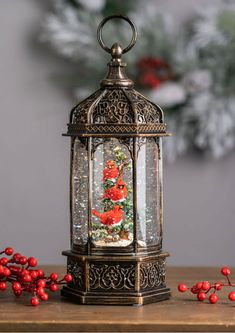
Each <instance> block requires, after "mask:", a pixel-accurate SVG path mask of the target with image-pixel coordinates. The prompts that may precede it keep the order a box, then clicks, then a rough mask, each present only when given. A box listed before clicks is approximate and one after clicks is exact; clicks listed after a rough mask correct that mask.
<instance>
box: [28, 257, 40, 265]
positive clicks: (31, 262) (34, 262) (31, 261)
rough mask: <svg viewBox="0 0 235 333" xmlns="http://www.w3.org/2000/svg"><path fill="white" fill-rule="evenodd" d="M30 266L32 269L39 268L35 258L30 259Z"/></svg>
mask: <svg viewBox="0 0 235 333" xmlns="http://www.w3.org/2000/svg"><path fill="white" fill-rule="evenodd" d="M28 264H29V266H31V267H35V266H37V264H38V262H37V260H36V259H35V258H34V257H29V258H28Z"/></svg>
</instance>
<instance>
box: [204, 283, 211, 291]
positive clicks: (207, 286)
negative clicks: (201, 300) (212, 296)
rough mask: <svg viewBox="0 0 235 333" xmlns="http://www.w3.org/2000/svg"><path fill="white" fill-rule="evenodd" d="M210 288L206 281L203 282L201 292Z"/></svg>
mask: <svg viewBox="0 0 235 333" xmlns="http://www.w3.org/2000/svg"><path fill="white" fill-rule="evenodd" d="M210 287H211V285H210V283H209V282H208V281H204V282H203V284H202V290H205V291H207V290H209V289H210Z"/></svg>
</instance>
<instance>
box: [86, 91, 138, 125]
mask: <svg viewBox="0 0 235 333" xmlns="http://www.w3.org/2000/svg"><path fill="white" fill-rule="evenodd" d="M133 121H134V112H133V110H132V108H131V105H130V103H129V101H128V99H127V98H126V95H125V94H124V93H123V91H122V90H121V89H115V90H107V92H106V93H105V94H104V96H103V97H102V98H101V100H100V101H99V103H98V104H97V105H96V107H95V108H94V110H93V112H92V121H91V122H92V123H93V124H108V123H117V124H123V123H124V124H125V123H132V122H133Z"/></svg>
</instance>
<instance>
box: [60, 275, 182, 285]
mask: <svg viewBox="0 0 235 333" xmlns="http://www.w3.org/2000/svg"><path fill="white" fill-rule="evenodd" d="M63 280H64V281H66V282H67V283H69V282H71V281H72V280H73V277H72V275H71V274H66V275H65V276H64V278H63ZM186 288H187V287H186Z"/></svg>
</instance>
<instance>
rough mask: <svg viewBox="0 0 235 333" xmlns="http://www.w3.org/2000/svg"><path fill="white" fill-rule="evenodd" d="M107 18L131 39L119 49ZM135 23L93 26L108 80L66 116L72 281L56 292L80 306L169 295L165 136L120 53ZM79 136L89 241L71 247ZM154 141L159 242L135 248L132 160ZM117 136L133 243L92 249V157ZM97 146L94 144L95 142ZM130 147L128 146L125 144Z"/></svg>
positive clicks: (160, 114) (157, 113) (158, 116)
mask: <svg viewBox="0 0 235 333" xmlns="http://www.w3.org/2000/svg"><path fill="white" fill-rule="evenodd" d="M112 18H122V19H125V20H126V21H127V22H129V23H130V24H131V27H132V31H133V37H132V40H131V42H130V44H129V46H128V47H127V48H126V49H124V50H122V48H121V47H120V45H118V44H117V43H115V44H114V45H113V46H112V47H111V48H108V47H106V46H105V45H104V42H103V39H102V28H103V26H104V24H105V23H106V22H107V21H108V20H110V19H112ZM136 36H137V34H136V29H135V26H134V24H133V23H132V22H131V21H130V20H129V19H128V18H125V17H122V16H120V15H117V16H112V17H108V18H106V19H104V20H103V21H102V22H101V24H100V26H99V28H98V41H99V42H100V44H101V46H102V47H103V48H104V49H105V50H106V51H107V52H109V53H111V55H112V60H111V62H110V63H109V72H108V74H107V77H106V78H105V79H104V80H103V81H102V82H101V89H99V90H98V91H96V92H95V93H94V94H93V95H91V96H90V97H88V98H87V99H86V100H84V101H83V102H81V103H79V104H78V105H76V106H75V107H74V108H73V109H72V111H71V116H70V123H69V124H68V132H67V134H65V135H66V136H71V161H70V163H71V164H70V168H71V169H70V174H71V176H70V177H71V178H70V220H71V222H70V226H71V228H70V232H71V250H70V251H64V252H63V254H64V255H65V256H67V258H68V272H70V273H71V274H72V275H73V278H74V279H73V281H72V282H71V283H70V284H69V285H68V286H66V287H64V288H63V289H62V292H61V294H62V295H63V296H66V297H69V298H71V299H73V300H75V301H78V302H80V303H82V304H139V305H141V304H145V303H150V302H155V301H159V300H163V299H167V298H169V297H170V290H169V288H167V287H166V282H165V258H166V257H167V256H168V255H169V254H168V253H162V223H163V208H162V204H163V199H162V197H163V191H162V149H161V137H164V136H168V135H169V133H167V132H166V124H165V123H164V114H163V111H162V110H161V108H160V107H159V106H157V105H155V104H153V103H151V102H150V101H148V100H147V99H146V98H145V97H144V96H142V95H141V94H139V93H138V92H136V91H135V90H134V89H133V82H132V81H131V80H130V79H128V78H127V77H126V74H125V66H126V65H125V64H124V63H123V62H122V59H121V56H122V53H125V52H127V51H128V50H129V49H130V48H132V47H133V45H134V43H135V41H136ZM76 137H78V138H79V140H80V141H81V142H82V143H83V144H85V146H86V149H87V156H88V238H87V239H88V241H87V244H86V245H78V244H74V243H73V240H72V234H73V227H72V223H73V212H72V199H73V198H72V195H73V194H72V184H73V179H72V164H73V149H74V140H75V138H76ZM147 137H153V138H154V140H155V142H156V145H157V149H158V152H159V154H158V156H159V161H158V162H159V186H160V193H159V195H160V198H159V199H160V235H159V236H160V241H159V243H158V244H156V245H152V246H146V247H140V245H139V243H138V224H137V158H138V152H139V149H140V147H141V145H142V144H144V142H145V138H147ZM110 138H118V140H122V143H124V144H125V145H126V146H127V148H128V149H129V151H130V155H131V157H132V161H133V216H134V239H133V242H132V243H131V244H130V245H129V246H126V247H112V248H110V247H95V246H94V244H93V243H92V235H91V232H92V223H91V209H92V187H91V186H92V159H93V154H94V151H95V149H96V148H97V146H98V145H99V144H101V143H102V142H103V141H102V140H109V139H110ZM96 141H97V142H98V143H96V144H95V142H96ZM130 145H131V147H132V148H130V147H129V146H130Z"/></svg>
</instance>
